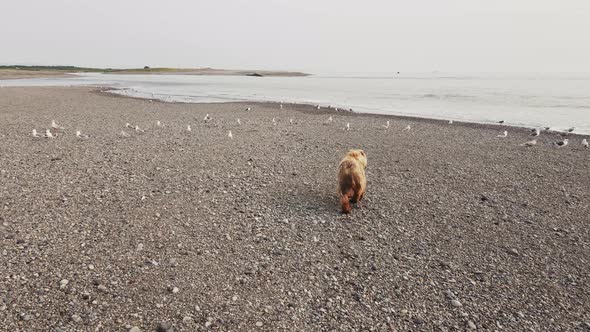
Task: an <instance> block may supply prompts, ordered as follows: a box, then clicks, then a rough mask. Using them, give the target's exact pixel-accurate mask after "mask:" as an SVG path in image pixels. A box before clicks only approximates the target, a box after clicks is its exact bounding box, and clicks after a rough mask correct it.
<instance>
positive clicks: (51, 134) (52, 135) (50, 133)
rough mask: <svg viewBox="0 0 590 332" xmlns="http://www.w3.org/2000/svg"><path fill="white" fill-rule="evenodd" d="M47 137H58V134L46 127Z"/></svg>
mask: <svg viewBox="0 0 590 332" xmlns="http://www.w3.org/2000/svg"><path fill="white" fill-rule="evenodd" d="M45 137H47V138H56V137H57V135H54V134H53V133H52V132H51V130H49V129H45Z"/></svg>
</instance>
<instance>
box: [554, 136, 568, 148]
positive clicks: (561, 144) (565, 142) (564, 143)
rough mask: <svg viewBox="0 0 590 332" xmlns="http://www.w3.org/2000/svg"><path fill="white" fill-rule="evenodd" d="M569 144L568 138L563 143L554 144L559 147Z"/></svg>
mask: <svg viewBox="0 0 590 332" xmlns="http://www.w3.org/2000/svg"><path fill="white" fill-rule="evenodd" d="M567 143H569V140H568V139H567V138H564V139H563V141H560V142H555V143H554V144H555V145H557V146H558V147H563V146H566V145H567Z"/></svg>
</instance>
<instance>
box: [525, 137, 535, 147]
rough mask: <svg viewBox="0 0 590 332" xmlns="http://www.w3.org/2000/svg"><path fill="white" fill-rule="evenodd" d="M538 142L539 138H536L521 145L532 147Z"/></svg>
mask: <svg viewBox="0 0 590 332" xmlns="http://www.w3.org/2000/svg"><path fill="white" fill-rule="evenodd" d="M536 144H537V140H536V139H534V140H532V141H528V142H524V143H522V144H521V146H526V147H531V146H533V145H536Z"/></svg>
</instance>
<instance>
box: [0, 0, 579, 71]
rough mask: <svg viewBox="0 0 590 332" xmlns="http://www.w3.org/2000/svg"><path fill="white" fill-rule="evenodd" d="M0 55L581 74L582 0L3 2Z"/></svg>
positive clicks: (119, 62)
mask: <svg viewBox="0 0 590 332" xmlns="http://www.w3.org/2000/svg"><path fill="white" fill-rule="evenodd" d="M0 29H1V30H0V31H2V32H1V33H0V63H2V64H16V63H20V64H63V65H65V64H68V65H70V64H71V65H78V66H97V67H140V66H144V65H149V66H152V67H156V66H168V67H216V68H233V69H288V70H302V71H308V72H316V73H317V72H391V71H403V72H430V71H442V72H532V73H535V72H580V71H583V72H590V1H589V0H413V1H408V0H403V1H402V0H383V1H381V0H364V1H361V0H226V1H224V0H167V1H154V0H143V1H139V0H100V1H96V0H92V1H87V0H51V1H49V0H1V1H0Z"/></svg>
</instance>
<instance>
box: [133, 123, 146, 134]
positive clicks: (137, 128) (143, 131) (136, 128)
mask: <svg viewBox="0 0 590 332" xmlns="http://www.w3.org/2000/svg"><path fill="white" fill-rule="evenodd" d="M135 131H136V132H138V133H145V130H143V129H141V128H139V126H138V125H135Z"/></svg>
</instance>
